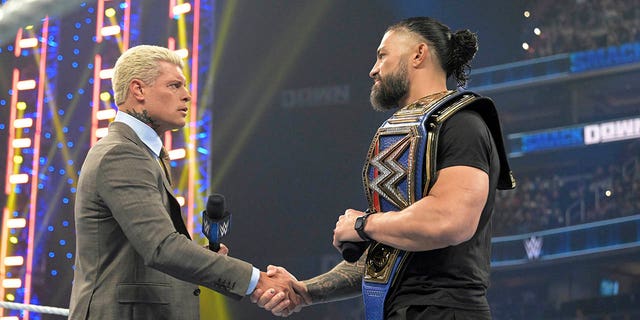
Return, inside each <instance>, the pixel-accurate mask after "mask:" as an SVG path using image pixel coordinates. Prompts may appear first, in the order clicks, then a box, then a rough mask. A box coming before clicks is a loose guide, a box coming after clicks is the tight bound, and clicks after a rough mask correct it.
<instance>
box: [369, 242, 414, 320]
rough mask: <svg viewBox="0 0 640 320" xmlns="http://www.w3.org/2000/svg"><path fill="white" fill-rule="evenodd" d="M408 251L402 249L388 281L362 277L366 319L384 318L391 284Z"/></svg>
mask: <svg viewBox="0 0 640 320" xmlns="http://www.w3.org/2000/svg"><path fill="white" fill-rule="evenodd" d="M404 254H406V252H404V251H401V252H400V254H399V255H398V258H397V259H396V261H395V262H394V264H393V269H391V277H390V278H389V280H388V281H387V282H386V283H376V282H369V281H366V280H365V279H364V278H363V279H362V297H363V300H364V311H365V319H366V320H383V319H384V301H385V299H386V298H387V294H388V293H389V289H390V288H391V284H392V283H393V280H394V277H395V275H396V272H397V271H398V266H399V265H400V261H402V256H403V255H404Z"/></svg>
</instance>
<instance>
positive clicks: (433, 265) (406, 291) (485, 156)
mask: <svg viewBox="0 0 640 320" xmlns="http://www.w3.org/2000/svg"><path fill="white" fill-rule="evenodd" d="M499 138H500V139H501V137H499ZM451 166H470V167H475V168H478V169H480V170H482V171H484V172H486V173H487V174H488V175H489V195H488V197H487V202H486V204H485V207H484V209H483V210H482V215H481V216H480V222H479V224H478V229H477V230H476V233H475V234H474V235H473V237H472V238H471V239H470V240H468V241H466V242H463V243H461V244H459V245H456V246H450V247H446V248H441V249H437V250H430V251H423V252H414V253H412V257H411V258H410V260H408V261H407V264H406V269H405V272H404V273H403V274H402V277H401V278H400V279H398V280H399V283H397V284H396V285H395V286H394V289H393V290H392V293H391V294H390V296H389V298H388V300H387V303H386V304H387V306H386V311H387V312H391V311H393V310H395V309H398V308H400V307H404V306H409V305H436V306H444V307H454V308H460V309H468V310H489V305H488V303H487V299H486V290H487V287H488V286H489V268H490V260H491V219H490V218H491V214H492V211H493V203H494V197H495V191H496V185H497V183H498V175H499V173H500V160H499V157H498V152H497V149H496V146H495V143H494V142H493V139H492V137H491V133H490V131H489V128H488V127H487V125H486V124H485V122H484V121H483V120H482V117H481V116H480V115H479V114H478V113H476V112H474V111H470V110H462V111H459V112H458V113H456V114H454V115H453V116H452V117H451V118H449V119H448V120H447V121H445V123H443V125H442V128H441V130H440V135H439V137H438V147H437V154H436V169H437V170H440V169H443V168H447V167H451Z"/></svg>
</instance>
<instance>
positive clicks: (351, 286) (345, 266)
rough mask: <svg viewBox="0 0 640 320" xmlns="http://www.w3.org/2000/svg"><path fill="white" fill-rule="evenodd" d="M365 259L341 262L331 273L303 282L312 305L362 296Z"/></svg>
mask: <svg viewBox="0 0 640 320" xmlns="http://www.w3.org/2000/svg"><path fill="white" fill-rule="evenodd" d="M364 257H366V255H363V257H362V258H360V260H359V261H358V262H356V263H349V262H346V261H342V262H340V263H339V264H338V265H337V266H335V267H334V268H333V269H331V271H329V272H327V273H324V274H321V275H319V276H317V277H315V278H311V279H309V280H305V281H302V282H303V283H304V284H305V285H306V287H307V292H308V293H309V296H310V298H311V304H317V303H325V302H331V301H338V300H344V299H348V298H353V297H356V296H359V295H360V292H361V291H362V275H363V274H364Z"/></svg>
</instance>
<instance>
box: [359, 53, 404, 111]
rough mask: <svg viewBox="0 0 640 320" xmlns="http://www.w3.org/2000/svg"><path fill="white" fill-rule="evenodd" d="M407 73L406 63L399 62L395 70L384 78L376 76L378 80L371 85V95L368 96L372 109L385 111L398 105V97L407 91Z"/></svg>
mask: <svg viewBox="0 0 640 320" xmlns="http://www.w3.org/2000/svg"><path fill="white" fill-rule="evenodd" d="M407 73H408V71H407V64H406V63H405V62H400V65H399V66H398V70H397V71H396V72H394V73H392V74H390V75H388V76H386V77H385V78H380V77H378V79H379V81H378V83H377V84H375V83H374V84H373V86H371V95H370V96H369V100H370V101H371V105H372V106H373V109H374V110H377V111H387V110H391V109H395V108H397V107H398V104H399V103H400V99H402V98H403V97H404V96H406V95H407V93H408V92H409V77H408V76H407Z"/></svg>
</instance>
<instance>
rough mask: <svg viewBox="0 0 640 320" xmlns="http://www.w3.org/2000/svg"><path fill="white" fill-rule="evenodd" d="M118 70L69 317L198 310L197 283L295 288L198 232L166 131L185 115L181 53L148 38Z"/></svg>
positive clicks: (182, 315) (85, 214)
mask: <svg viewBox="0 0 640 320" xmlns="http://www.w3.org/2000/svg"><path fill="white" fill-rule="evenodd" d="M114 70H115V71H114V76H113V80H112V81H113V88H114V91H115V101H116V104H117V105H118V109H119V111H118V113H117V115H116V118H115V120H114V121H113V123H111V125H110V126H109V133H108V135H107V136H106V137H104V138H102V139H101V140H99V141H98V142H97V143H96V144H95V145H94V146H93V147H92V148H91V150H89V153H88V154H87V157H86V159H85V162H84V164H83V166H82V170H81V174H80V179H79V181H78V192H77V196H76V203H75V225H76V262H75V273H74V281H73V288H72V292H71V302H70V315H69V317H70V319H101V320H103V319H119V320H120V319H199V318H200V316H199V297H198V295H199V294H200V290H199V289H198V286H197V285H202V286H206V287H209V288H211V289H213V290H216V291H218V292H220V293H222V294H225V295H227V296H231V297H234V298H237V299H239V298H241V297H243V296H245V295H247V294H251V293H252V292H253V291H254V289H255V288H261V290H267V289H269V288H273V289H271V290H273V292H274V293H275V292H285V293H286V294H287V295H288V294H289V293H290V292H293V290H292V288H291V280H290V279H289V278H288V277H284V276H276V277H267V276H266V274H265V273H264V272H260V271H259V270H258V269H256V268H255V267H253V266H252V265H251V264H249V263H247V262H244V261H241V260H238V259H235V258H232V257H229V256H227V255H226V254H227V252H228V249H227V248H226V247H225V246H224V245H223V246H222V248H221V249H220V251H219V252H217V253H216V252H213V251H210V250H208V249H205V248H204V247H202V246H200V245H198V244H197V243H195V242H193V241H191V237H190V236H189V233H188V231H187V228H186V227H185V224H184V221H183V219H182V216H181V210H180V205H179V204H178V201H177V200H176V198H175V196H174V194H173V191H172V187H171V176H170V171H169V170H170V167H168V166H167V165H166V163H165V161H166V159H165V156H166V150H165V149H164V147H163V146H162V140H161V138H160V137H161V136H162V135H163V134H164V132H166V131H167V130H174V129H180V128H182V127H183V126H184V125H185V122H186V120H185V119H186V116H187V112H188V110H189V109H188V103H189V101H190V100H191V95H190V93H189V90H188V88H187V83H186V79H185V76H184V74H183V72H182V60H181V58H180V57H179V56H178V55H177V54H176V53H175V52H173V51H171V50H168V49H166V48H162V47H157V46H148V45H142V46H137V47H133V48H131V49H129V50H127V51H126V52H124V53H123V54H122V56H121V57H120V58H119V59H118V61H117V62H116V65H115V68H114ZM294 300H295V299H294Z"/></svg>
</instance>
